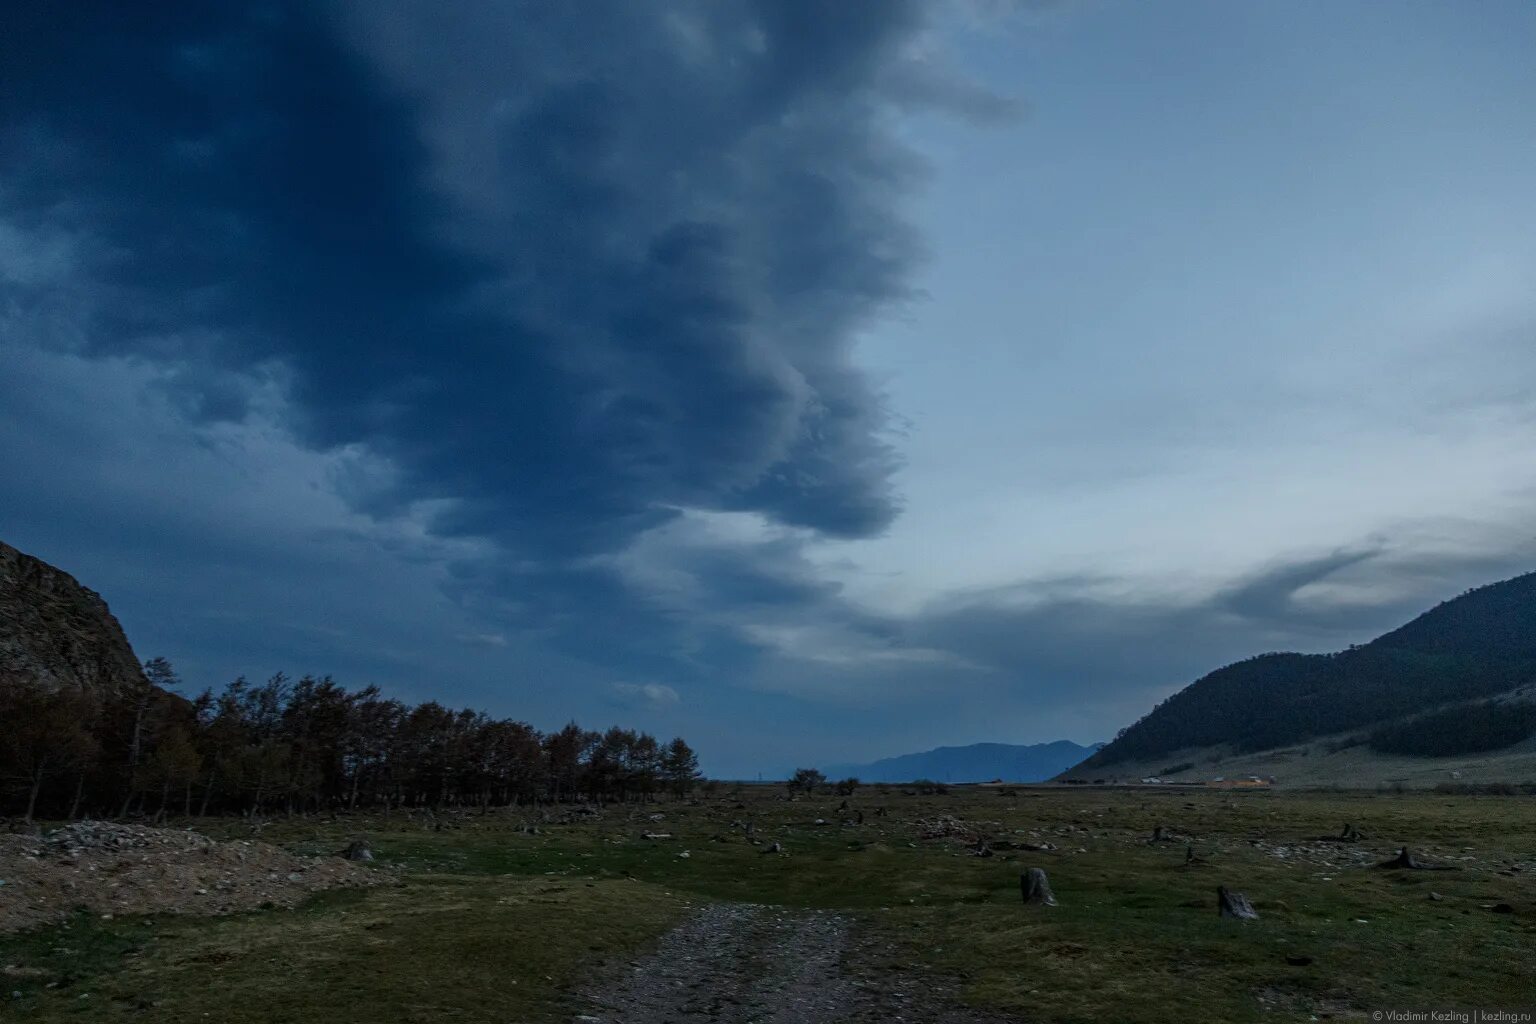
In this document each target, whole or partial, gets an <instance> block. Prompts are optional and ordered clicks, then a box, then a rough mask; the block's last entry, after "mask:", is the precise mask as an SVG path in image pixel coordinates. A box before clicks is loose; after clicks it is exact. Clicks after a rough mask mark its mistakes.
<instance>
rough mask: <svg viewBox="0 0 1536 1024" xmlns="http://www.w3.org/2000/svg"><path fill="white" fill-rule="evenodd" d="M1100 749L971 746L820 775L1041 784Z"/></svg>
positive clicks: (830, 768) (1061, 743) (1061, 744)
mask: <svg viewBox="0 0 1536 1024" xmlns="http://www.w3.org/2000/svg"><path fill="white" fill-rule="evenodd" d="M1098 746H1099V745H1098V744H1095V745H1094V746H1091V747H1085V746H1082V745H1081V744H1077V743H1072V742H1070V741H1068V740H1057V741H1055V742H1054V743H1037V744H1033V745H1031V746H1018V745H1015V744H1011V743H973V744H971V745H970V746H967V747H937V748H935V749H933V750H926V751H923V752H922V753H920V754H903V755H901V756H899V757H887V758H884V759H883V760H879V761H874V762H871V763H869V764H834V765H827V766H826V767H825V768H824V769H823V771H824V772H825V773H826V775H827V777H828V778H833V779H844V778H849V777H852V778H856V779H859V780H861V781H863V782H912V781H914V780H916V779H932V780H933V781H935V782H990V781H992V780H993V779H1002V780H1004V781H1005V782H1040V781H1042V780H1044V779H1049V778H1050V777H1052V776H1053V775H1056V774H1058V773H1059V772H1062V771H1064V770H1065V769H1067V768H1070V767H1071V766H1072V765H1074V764H1077V763H1078V762H1079V761H1081V760H1082V759H1083V758H1084V757H1086V756H1088V755H1089V754H1091V753H1093V751H1094V750H1096V749H1097V748H1098Z"/></svg>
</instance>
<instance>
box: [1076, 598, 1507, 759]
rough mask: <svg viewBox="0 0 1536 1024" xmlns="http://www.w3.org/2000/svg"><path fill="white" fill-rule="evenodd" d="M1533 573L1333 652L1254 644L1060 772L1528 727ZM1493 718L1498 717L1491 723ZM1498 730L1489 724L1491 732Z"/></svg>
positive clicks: (1402, 746) (1456, 738) (1416, 744)
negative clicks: (1344, 738)
mask: <svg viewBox="0 0 1536 1024" xmlns="http://www.w3.org/2000/svg"><path fill="white" fill-rule="evenodd" d="M1533 681H1536V573H1528V574H1526V575H1524V576H1517V577H1515V578H1513V579H1509V580H1504V581H1503V582H1500V583H1492V584H1489V585H1487V586H1484V587H1479V588H1477V589H1474V590H1469V591H1467V592H1466V593H1464V594H1462V595H1461V596H1459V597H1456V598H1453V599H1451V600H1449V601H1445V602H1442V603H1441V604H1439V605H1437V606H1436V607H1434V608H1432V609H1430V610H1429V611H1427V612H1425V613H1424V614H1422V615H1420V616H1418V617H1417V618H1415V619H1413V620H1412V621H1411V622H1409V623H1407V624H1406V625H1404V626H1401V627H1399V628H1397V629H1394V630H1392V631H1391V632H1388V633H1385V634H1383V635H1382V636H1380V637H1377V638H1376V639H1375V640H1372V641H1371V642H1370V643H1367V644H1364V645H1361V646H1357V647H1351V648H1349V649H1348V650H1345V651H1340V652H1338V653H1336V654H1291V653H1275V654H1261V655H1258V656H1256V657H1253V658H1249V659H1247V660H1246V661H1240V662H1237V663H1235V664H1232V665H1228V666H1226V667H1225V668H1220V669H1217V670H1216V671H1214V672H1212V673H1210V674H1209V675H1206V676H1204V677H1203V678H1201V679H1199V680H1196V681H1195V682H1193V683H1191V684H1190V685H1189V686H1187V687H1185V688H1184V689H1182V690H1180V691H1179V692H1178V693H1176V694H1174V695H1173V696H1171V697H1169V698H1168V699H1167V700H1165V701H1163V702H1162V703H1161V704H1159V705H1158V706H1157V707H1156V708H1154V709H1153V710H1152V711H1151V712H1150V713H1148V714H1147V715H1145V716H1144V717H1143V718H1141V719H1140V720H1139V721H1137V722H1136V723H1135V724H1133V725H1131V726H1130V727H1129V728H1127V729H1125V730H1123V731H1122V732H1121V733H1120V735H1119V736H1118V737H1116V738H1115V740H1114V741H1112V742H1111V743H1109V744H1108V745H1107V746H1106V747H1104V749H1102V750H1100V751H1099V752H1098V753H1096V754H1094V755H1093V756H1092V757H1089V758H1088V759H1087V760H1085V761H1084V762H1083V763H1082V764H1080V765H1077V766H1076V767H1075V768H1074V769H1073V770H1072V771H1071V772H1068V773H1065V775H1066V776H1068V777H1086V776H1085V773H1091V772H1093V771H1095V770H1100V769H1106V768H1112V767H1113V766H1114V765H1117V764H1124V763H1129V762H1136V763H1140V764H1143V765H1145V764H1150V763H1154V762H1155V760H1156V759H1158V758H1171V756H1172V755H1174V754H1176V753H1178V752H1180V751H1190V750H1202V749H1208V748H1213V747H1217V746H1222V747H1223V748H1224V749H1226V750H1229V751H1231V752H1234V753H1237V754H1247V753H1253V752H1256V751H1264V750H1272V749H1276V748H1279V747H1283V746H1289V745H1294V744H1299V743H1305V742H1307V741H1309V740H1312V739H1315V738H1318V737H1322V736H1330V735H1339V734H1349V733H1352V732H1354V731H1356V730H1358V731H1359V734H1358V736H1356V737H1353V739H1354V740H1356V741H1357V742H1358V743H1359V744H1366V745H1369V746H1370V747H1371V749H1373V750H1376V751H1379V752H1382V753H1392V754H1398V755H1410V756H1413V755H1418V756H1448V755H1452V754H1464V753H1472V752H1478V751H1485V750H1490V749H1499V748H1502V747H1505V746H1510V745H1512V744H1514V743H1518V742H1521V741H1522V740H1523V739H1525V738H1526V737H1527V736H1529V735H1530V734H1531V733H1532V732H1533V731H1536V715H1533V714H1532V713H1531V712H1530V711H1528V710H1527V704H1528V696H1527V695H1526V694H1527V693H1528V691H1526V692H1521V688H1522V687H1528V686H1529V684H1531V683H1532V682H1533ZM1490 722H1500V723H1502V725H1501V728H1500V729H1499V730H1490V729H1489V723H1490ZM1494 733H1497V734H1496V735H1494Z"/></svg>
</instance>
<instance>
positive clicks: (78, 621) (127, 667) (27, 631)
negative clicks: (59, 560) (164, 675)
mask: <svg viewBox="0 0 1536 1024" xmlns="http://www.w3.org/2000/svg"><path fill="white" fill-rule="evenodd" d="M18 684H29V685H34V686H42V687H43V688H45V689H48V690H58V689H62V688H65V687H71V688H74V689H77V690H79V691H80V692H81V693H83V694H85V695H87V696H89V697H91V698H93V699H95V700H106V699H108V698H111V697H114V696H117V695H120V694H123V693H125V692H127V691H130V690H136V689H139V688H141V687H143V686H144V685H145V680H144V673H143V669H142V668H140V666H139V659H138V658H137V657H135V655H134V653H133V648H132V647H131V646H129V644H128V638H127V637H126V636H124V635H123V627H122V626H120V625H119V624H118V621H117V619H116V618H115V617H113V615H112V612H111V611H109V610H108V608H107V603H106V602H105V601H103V600H102V599H101V595H99V594H97V593H96V592H95V591H94V590H90V589H88V588H86V587H84V586H82V585H81V584H80V582H79V581H78V580H76V579H75V578H74V577H73V576H71V575H70V574H69V573H67V572H64V571H63V570H62V569H57V568H55V567H54V566H51V565H49V564H48V563H47V562H44V561H42V560H41V559H37V558H33V557H32V556H31V555H27V554H23V553H22V552H20V551H17V550H16V549H15V548H13V547H11V546H10V545H9V544H5V543H3V542H0V687H4V686H13V685H18Z"/></svg>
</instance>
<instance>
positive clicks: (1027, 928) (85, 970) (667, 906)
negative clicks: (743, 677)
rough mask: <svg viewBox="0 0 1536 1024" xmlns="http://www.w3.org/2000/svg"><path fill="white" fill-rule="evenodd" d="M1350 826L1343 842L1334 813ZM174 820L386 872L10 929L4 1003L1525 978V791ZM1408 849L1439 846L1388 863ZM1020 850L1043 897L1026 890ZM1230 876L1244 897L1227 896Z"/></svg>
mask: <svg viewBox="0 0 1536 1024" xmlns="http://www.w3.org/2000/svg"><path fill="white" fill-rule="evenodd" d="M861 815H862V821H861ZM1346 823H1348V824H1350V825H1352V826H1354V828H1355V830H1357V831H1358V832H1359V833H1361V838H1360V839H1359V840H1358V841H1355V842H1332V841H1328V840H1327V839H1326V838H1324V837H1335V836H1338V835H1339V833H1340V832H1341V831H1342V827H1343V825H1345V824H1346ZM182 824H184V825H193V826H195V827H196V828H198V829H199V830H201V831H204V832H206V833H208V834H210V835H213V836H214V837H216V838H219V839H226V840H228V839H260V840H263V841H265V842H268V843H272V844H275V845H276V846H279V847H282V848H284V849H286V850H288V851H290V852H292V853H294V854H298V855H316V854H328V853H332V852H334V851H335V850H337V849H339V848H341V847H342V846H344V845H345V844H346V842H347V841H348V840H349V839H352V838H366V839H368V840H369V841H370V842H371V843H372V844H373V846H374V848H375V849H376V850H377V852H378V854H379V857H380V868H379V870H384V871H387V872H389V874H390V877H391V879H392V880H395V879H398V884H389V885H380V886H374V887H368V888H363V889H356V890H348V891H338V892H330V893H324V894H321V895H319V896H316V897H314V898H313V899H311V900H310V901H309V902H307V903H304V904H301V905H299V906H297V907H294V908H292V909H282V908H274V909H264V910H253V911H246V912H241V913H236V914H231V915H229V916H222V917H196V916H189V915H157V916H140V915H135V914H124V913H114V914H112V915H110V916H107V915H103V914H102V913H100V912H81V913H78V914H77V915H76V916H75V917H74V918H72V919H71V920H70V921H68V922H67V923H66V924H64V925H60V926H53V927H47V928H42V929H34V930H32V931H28V932H24V933H20V934H13V935H9V936H0V1019H4V1020H6V1021H10V1020H16V1021H21V1022H38V1024H56V1022H60V1021H82V1022H83V1021H90V1022H93V1024H94V1022H97V1021H101V1022H113V1021H145V1022H154V1024H160V1022H171V1024H175V1022H198V1024H206V1022H208V1021H217V1022H219V1024H322V1022H323V1024H364V1022H366V1024H380V1022H384V1021H388V1022H391V1024H393V1022H405V1024H427V1022H431V1024H439V1022H444V1021H446V1022H494V1024H517V1022H528V1024H545V1022H547V1024H555V1022H560V1024H566V1022H572V1021H580V1020H583V1019H584V1018H585V1019H586V1020H587V1021H590V1020H592V1019H593V1018H596V1019H597V1020H599V1021H603V1022H605V1024H617V1022H619V1021H623V1022H626V1024H659V1022H661V1021H667V1020H676V1021H699V1022H701V1024H709V1022H714V1024H738V1022H741V1024H744V1022H746V1021H777V1022H780V1024H810V1022H822V1021H826V1022H832V1021H839V1022H842V1021H850V1022H862V1021H875V1020H882V1021H884V1020H898V1019H900V1020H905V1021H908V1022H913V1024H921V1022H929V1024H983V1022H985V1024H993V1022H1001V1021H1011V1020H1028V1021H1036V1022H1043V1021H1063V1022H1090V1021H1092V1022H1102V1021H1105V1020H1113V1021H1117V1022H1127V1024H1136V1022H1143V1024H1160V1022H1164V1021H1170V1020H1187V1021H1222V1022H1239V1021H1307V1020H1314V1019H1321V1018H1326V1017H1338V1018H1342V1019H1369V1017H1368V1014H1369V1012H1370V1011H1371V1010H1373V1009H1386V1008H1392V1007H1399V1008H1410V1007H1427V1006H1430V1005H1439V1006H1451V1007H1455V1006H1481V1007H1485V1008H1487V1007H1498V1006H1504V1007H1512V1006H1519V1005H1522V1004H1525V1003H1527V1002H1529V1000H1530V978H1531V977H1533V976H1536V799H1533V798H1531V797H1524V796H1511V797H1502V796H1489V797H1484V796H1447V795H1438V794H1431V793H1406V794H1385V793H1384V794H1374V793H1287V792H1284V791H1269V792H1237V793H1233V792H1213V791H1201V790H1196V791H1185V790H1168V791H1160V790H1158V789H1157V788H1156V787H1149V788H1147V789H1122V790H1114V789H1091V788H1086V787H1057V788H1025V787H1018V788H1009V787H955V788H952V789H951V790H950V791H949V792H948V793H946V794H937V795H929V796H920V795H916V794H911V793H906V792H903V791H901V790H900V789H899V788H895V787H865V788H862V789H860V790H859V791H858V792H857V793H856V794H855V795H854V796H853V797H852V798H850V799H849V800H848V801H847V806H846V807H843V806H842V800H841V798H839V797H835V796H831V795H820V794H819V795H817V796H815V797H811V798H804V797H801V798H797V799H793V800H791V799H787V798H786V794H785V792H784V790H783V789H782V788H773V787H768V786H741V787H734V786H726V787H719V788H717V789H714V790H712V791H710V792H707V793H701V794H700V796H699V797H698V799H696V800H694V801H662V802H658V803H651V804H643V805H642V804H635V805H624V806H609V807H606V808H603V809H602V810H601V811H600V812H597V813H583V812H577V813H573V812H571V811H570V810H569V809H567V808H550V809H538V808H524V809H512V810H506V811H496V812H492V813H490V814H488V815H480V814H477V813H473V812H464V813H441V812H440V813H438V814H436V815H433V816H426V815H419V816H415V815H413V816H404V815H400V814H396V815H394V816H392V817H390V818H385V817H382V816H361V815H359V816H356V817H342V818H339V819H330V820H322V819H316V818H309V819H304V818H295V819H290V820H283V821H274V822H271V823H267V824H265V825H260V826H257V827H254V828H253V827H252V826H251V825H250V824H249V823H247V822H244V821H241V820H234V819H225V820H204V821H199V822H187V823H182ZM1158 826H1161V827H1162V833H1161V834H1162V841H1156V842H1154V841H1152V835H1153V831H1154V829H1156V828H1157V827H1158ZM978 840H984V841H985V844H984V845H978ZM773 844H779V847H778V849H777V850H775V848H774V845H773ZM1403 845H1409V846H1411V847H1412V848H1413V850H1414V853H1415V855H1416V856H1417V857H1419V858H1421V859H1423V860H1425V861H1428V862H1432V863H1435V864H1438V865H1440V866H1444V867H1448V868H1452V869H1453V870H1447V871H1394V870H1383V869H1379V868H1377V867H1376V866H1375V865H1376V864H1377V863H1378V862H1379V861H1382V860H1385V859H1387V858H1389V857H1390V856H1392V855H1393V854H1394V853H1395V852H1396V851H1397V849H1398V848H1399V847H1400V846H1403ZM983 852H984V853H986V854H987V855H985V856H980V855H978V854H979V853H983ZM1191 853H1192V854H1193V855H1194V857H1195V861H1194V863H1193V864H1187V863H1186V861H1187V860H1188V859H1189V857H1190V855H1191ZM1029 867H1040V868H1043V869H1045V870H1046V871H1047V872H1048V874H1049V876H1050V880H1051V883H1052V885H1053V886H1054V888H1055V890H1056V895H1057V897H1058V899H1059V901H1060V905H1059V906H1057V907H1054V908H1042V907H1025V906H1022V905H1021V901H1020V896H1019V888H1018V886H1019V875H1020V872H1021V871H1023V870H1024V869H1025V868H1029ZM4 877H6V875H5V869H4V865H0V878H4ZM1218 885H1225V886H1227V887H1229V888H1232V889H1235V890H1237V891H1240V892H1243V893H1246V894H1247V895H1248V897H1249V898H1250V899H1251V900H1252V902H1253V904H1254V906H1255V907H1256V908H1257V910H1258V912H1259V915H1260V918H1259V920H1257V921H1247V922H1242V921H1233V920H1226V919H1222V918H1220V917H1219V916H1218V915H1217V904H1216V887H1217V886H1218ZM14 898H15V896H14V895H13V894H9V893H8V892H7V887H5V886H0V901H4V900H6V899H14Z"/></svg>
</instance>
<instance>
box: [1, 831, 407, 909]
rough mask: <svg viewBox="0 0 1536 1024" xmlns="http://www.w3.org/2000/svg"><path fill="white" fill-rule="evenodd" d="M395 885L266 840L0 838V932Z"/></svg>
mask: <svg viewBox="0 0 1536 1024" xmlns="http://www.w3.org/2000/svg"><path fill="white" fill-rule="evenodd" d="M392 880H393V877H392V876H391V875H390V874H388V873H387V872H382V871H371V870H369V869H367V868H364V867H360V866H358V865H356V864H352V863H350V862H348V861H345V860H342V859H341V858H339V857H297V856H294V855H293V854H290V853H288V852H286V851H284V850H280V849H278V848H277V847H275V846H271V845H269V844H267V843H260V842H254V841H250V840H243V841H242V840H237V841H234V842H223V843H221V842H216V841H215V840H212V839H209V838H208V837H207V836H204V835H200V834H199V833H196V832H191V831H185V830H176V829H162V828H148V827H145V826H140V825H119V824H114V823H111V822H102V821H81V822H75V823H74V824H71V825H66V826H64V827H63V828H59V829H55V830H53V831H52V832H49V833H47V834H46V835H43V836H35V835H31V836H28V835H0V933H5V932H14V931H22V930H24V929H27V928H33V927H37V926H39V925H44V924H49V923H51V922H54V921H57V920H60V919H61V918H64V917H66V916H68V915H69V914H70V913H71V912H72V911H74V910H76V909H77V908H81V907H83V908H85V909H88V910H90V911H92V912H95V913H99V914H159V913H174V914H230V913H235V912H237V911H242V910H255V909H258V908H260V907H263V906H280V907H289V906H293V905H295V904H297V903H300V902H302V901H303V900H304V899H306V898H307V897H309V896H310V895H311V894H312V893H316V892H319V891H321V890H323V889H334V888H339V887H358V886H365V885H377V884H379V883H381V882H388V881H392Z"/></svg>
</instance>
